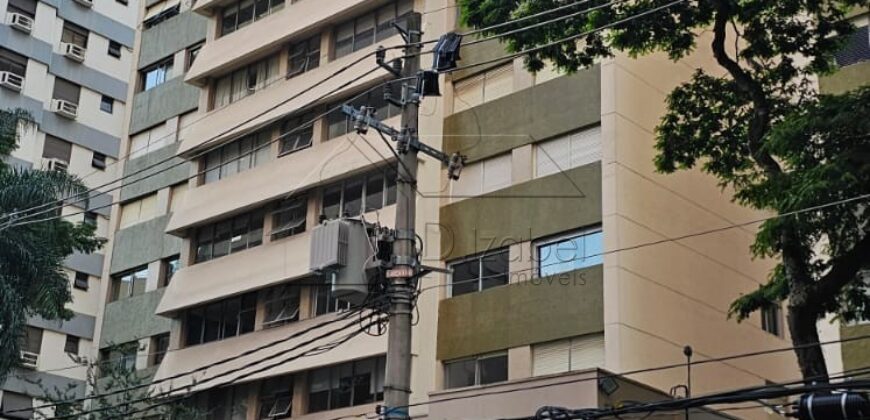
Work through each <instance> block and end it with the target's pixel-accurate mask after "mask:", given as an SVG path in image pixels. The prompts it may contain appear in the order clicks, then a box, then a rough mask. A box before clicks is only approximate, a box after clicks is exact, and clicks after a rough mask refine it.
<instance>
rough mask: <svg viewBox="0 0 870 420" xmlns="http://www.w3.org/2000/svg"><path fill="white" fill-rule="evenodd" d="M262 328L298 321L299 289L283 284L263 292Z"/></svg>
mask: <svg viewBox="0 0 870 420" xmlns="http://www.w3.org/2000/svg"><path fill="white" fill-rule="evenodd" d="M263 301H264V306H265V317H264V318H263V327H264V328H272V327H278V326H281V325H284V324H287V323H290V322H294V321H298V320H299V287H298V286H296V285H293V284H284V285H280V286H276V287H273V288H271V289H268V290H266V291H264V292H263Z"/></svg>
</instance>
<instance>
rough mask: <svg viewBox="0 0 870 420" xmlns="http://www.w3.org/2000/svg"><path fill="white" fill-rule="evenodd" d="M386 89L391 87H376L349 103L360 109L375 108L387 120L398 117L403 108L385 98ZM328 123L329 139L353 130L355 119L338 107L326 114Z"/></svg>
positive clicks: (377, 113) (327, 135) (379, 116)
mask: <svg viewBox="0 0 870 420" xmlns="http://www.w3.org/2000/svg"><path fill="white" fill-rule="evenodd" d="M384 89H389V87H386V88H384V87H378V88H376V89H372V91H371V92H368V93H366V94H365V95H361V96H360V97H359V98H356V99H354V100H353V101H350V102H349V103H348V105H350V106H352V107H354V108H356V109H359V108H360V107H363V106H367V107H372V108H374V109H375V117H376V118H378V119H380V120H386V119H388V118H392V117H396V116H399V115H402V109H401V108H399V107H397V106H395V105H393V104H391V103H389V102H387V101H386V100H385V99H384ZM340 104H342V103H337V104H333V105H332V106H330V108H329V109H332V108H335V107H336V106H338V105H340ZM326 124H327V133H326V138H327V139H334V138H336V137H338V136H343V135H345V134H347V133H349V132H350V131H352V130H353V124H354V123H353V121H352V120H351V118H350V117H349V116H347V115H345V114H344V113H343V112H341V109H336V110H335V111H332V112H330V113H329V114H327V115H326Z"/></svg>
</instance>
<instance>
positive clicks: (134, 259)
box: [109, 215, 182, 274]
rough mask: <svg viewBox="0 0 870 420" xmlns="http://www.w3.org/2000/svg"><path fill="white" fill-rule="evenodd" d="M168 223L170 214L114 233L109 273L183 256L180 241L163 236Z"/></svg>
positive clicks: (173, 237) (172, 237)
mask: <svg viewBox="0 0 870 420" xmlns="http://www.w3.org/2000/svg"><path fill="white" fill-rule="evenodd" d="M167 223H169V215H165V216H160V217H157V218H155V219H151V220H148V221H145V222H142V223H137V224H135V225H133V226H130V227H128V228H126V229H122V230H119V231H117V232H115V239H114V242H113V244H112V266H111V267H110V268H109V270H110V271H111V272H112V273H113V274H114V273H118V272H121V271H124V270H129V269H131V268H135V267H138V266H140V265H145V264H148V263H151V262H154V261H157V260H159V259H162V258H166V257H171V256H173V255H176V254H179V253H181V245H182V240H181V238H178V237H175V236H171V235H166V234H164V233H163V232H165V231H166V224H167Z"/></svg>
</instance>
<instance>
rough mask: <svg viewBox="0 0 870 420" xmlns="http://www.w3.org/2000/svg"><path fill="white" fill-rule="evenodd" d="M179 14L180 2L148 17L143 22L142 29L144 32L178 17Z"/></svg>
mask: <svg viewBox="0 0 870 420" xmlns="http://www.w3.org/2000/svg"><path fill="white" fill-rule="evenodd" d="M179 13H181V3H180V2H179V3H176V4H174V5H172V6H170V7H168V8H166V9H165V10H162V11H160V12H158V13H157V14H155V15H154V16H151V17H149V18H148V19H145V20H143V21H142V28H143V29H145V30H147V29H151V28H153V27H155V26H157V25H159V24H161V23H163V22H165V21H167V20H169V19H172V18H174V17H175V16H178V14H179Z"/></svg>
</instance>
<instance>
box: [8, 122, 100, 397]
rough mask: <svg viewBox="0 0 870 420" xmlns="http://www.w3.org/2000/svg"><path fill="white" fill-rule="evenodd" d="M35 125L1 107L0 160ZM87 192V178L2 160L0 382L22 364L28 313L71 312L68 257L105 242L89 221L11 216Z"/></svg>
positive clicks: (57, 314)
mask: <svg viewBox="0 0 870 420" xmlns="http://www.w3.org/2000/svg"><path fill="white" fill-rule="evenodd" d="M33 124H34V123H33V120H32V118H31V116H30V114H28V113H27V112H26V111H23V110H19V109H15V110H0V158H4V157H7V156H9V154H10V153H11V152H12V151H13V150H15V149H16V147H17V144H18V139H19V133H21V132H22V130H28V129H32V128H33ZM85 191H87V190H86V188H85V186H84V184H83V183H82V181H81V180H79V179H78V178H76V177H74V176H72V175H70V174H67V173H66V172H61V171H43V170H36V169H17V168H12V167H10V166H8V165H5V164H3V163H2V161H0V302H2V304H0V382H2V379H3V378H5V377H6V375H7V374H8V373H9V372H10V371H11V369H12V367H13V366H15V365H17V363H18V360H19V339H20V337H22V336H23V334H24V326H25V323H26V320H27V317H29V316H34V315H38V316H41V317H43V318H45V319H69V318H70V317H71V316H72V312H71V311H70V310H69V309H67V308H66V307H65V305H66V304H67V303H69V302H70V301H72V293H71V292H70V285H69V278H68V276H67V274H66V273H65V272H64V269H63V262H64V259H65V258H66V257H67V256H69V255H70V254H72V253H73V252H74V251H79V252H83V253H90V252H93V251H95V250H97V249H98V248H99V247H100V246H101V245H102V243H103V240H101V239H98V238H96V237H95V236H94V227H93V226H90V225H88V224H86V223H79V224H74V223H71V222H69V221H66V220H63V219H61V218H54V219H51V220H47V221H40V222H38V223H30V224H21V223H20V222H24V221H26V220H43V219H45V218H47V217H48V216H50V215H51V214H53V213H47V214H38V215H35V214H34V213H36V211H29V212H24V213H20V214H17V215H15V216H12V215H13V214H14V213H15V212H18V211H22V210H25V209H31V208H33V207H36V206H42V205H50V204H53V203H56V202H57V201H58V200H60V199H63V198H65V197H70V196H73V195H75V194H80V193H83V192H85ZM49 208H50V207H49ZM41 210H45V208H41ZM28 216H31V217H28Z"/></svg>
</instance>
